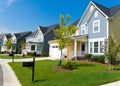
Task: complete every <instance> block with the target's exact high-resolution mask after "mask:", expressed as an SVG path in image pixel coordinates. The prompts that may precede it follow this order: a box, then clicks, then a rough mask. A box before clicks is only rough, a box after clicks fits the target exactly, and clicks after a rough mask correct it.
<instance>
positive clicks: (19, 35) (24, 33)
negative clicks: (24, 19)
mask: <svg viewBox="0 0 120 86" xmlns="http://www.w3.org/2000/svg"><path fill="white" fill-rule="evenodd" d="M29 33H31V31H27V32H20V33H14V35H15V37H16V38H17V39H19V38H21V37H23V36H25V35H27V34H29Z"/></svg>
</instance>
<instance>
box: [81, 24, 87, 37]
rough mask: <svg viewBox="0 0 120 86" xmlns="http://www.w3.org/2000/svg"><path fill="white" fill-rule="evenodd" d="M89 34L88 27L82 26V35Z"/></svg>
mask: <svg viewBox="0 0 120 86" xmlns="http://www.w3.org/2000/svg"><path fill="white" fill-rule="evenodd" d="M85 34H87V26H86V25H82V26H81V35H85Z"/></svg>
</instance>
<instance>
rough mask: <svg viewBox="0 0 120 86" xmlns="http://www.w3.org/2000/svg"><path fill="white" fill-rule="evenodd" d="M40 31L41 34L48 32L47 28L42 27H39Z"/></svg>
mask: <svg viewBox="0 0 120 86" xmlns="http://www.w3.org/2000/svg"><path fill="white" fill-rule="evenodd" d="M39 28H40V30H41V31H42V33H43V34H45V33H46V31H47V30H48V28H47V27H43V26H39Z"/></svg>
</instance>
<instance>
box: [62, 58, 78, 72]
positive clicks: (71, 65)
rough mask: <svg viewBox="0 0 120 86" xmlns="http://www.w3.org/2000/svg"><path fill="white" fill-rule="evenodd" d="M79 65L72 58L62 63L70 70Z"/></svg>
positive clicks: (63, 66)
mask: <svg viewBox="0 0 120 86" xmlns="http://www.w3.org/2000/svg"><path fill="white" fill-rule="evenodd" d="M77 66H78V65H77V63H76V62H74V61H71V60H64V62H62V65H61V67H62V68H64V69H69V70H72V69H75V68H77Z"/></svg>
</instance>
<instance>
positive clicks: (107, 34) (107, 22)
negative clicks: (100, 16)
mask: <svg viewBox="0 0 120 86" xmlns="http://www.w3.org/2000/svg"><path fill="white" fill-rule="evenodd" d="M106 34H107V39H108V38H109V20H108V19H107V33H106Z"/></svg>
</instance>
